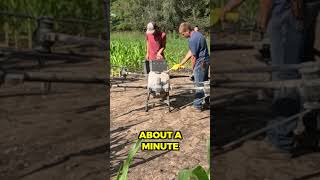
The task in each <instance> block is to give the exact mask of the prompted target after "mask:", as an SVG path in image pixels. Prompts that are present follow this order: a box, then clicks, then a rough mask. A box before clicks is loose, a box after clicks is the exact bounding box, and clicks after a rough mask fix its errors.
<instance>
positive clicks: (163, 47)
mask: <svg viewBox="0 0 320 180" xmlns="http://www.w3.org/2000/svg"><path fill="white" fill-rule="evenodd" d="M161 41H162V42H161V46H162V47H161V48H160V49H159V51H158V53H157V56H159V57H161V58H163V57H162V55H161V54H162V53H163V51H164V50H165V49H166V34H165V33H163V35H162V36H161Z"/></svg>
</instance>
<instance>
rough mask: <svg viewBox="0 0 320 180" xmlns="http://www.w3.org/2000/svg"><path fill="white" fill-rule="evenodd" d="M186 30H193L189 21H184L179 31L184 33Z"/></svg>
mask: <svg viewBox="0 0 320 180" xmlns="http://www.w3.org/2000/svg"><path fill="white" fill-rule="evenodd" d="M186 31H192V27H191V25H190V24H189V23H188V22H183V23H181V24H180V26H179V33H183V32H186Z"/></svg>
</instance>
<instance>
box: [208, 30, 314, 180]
mask: <svg viewBox="0 0 320 180" xmlns="http://www.w3.org/2000/svg"><path fill="white" fill-rule="evenodd" d="M228 38H229V40H230V38H231V40H230V41H228ZM232 39H236V42H239V43H242V44H246V43H247V41H246V40H247V39H242V40H241V38H239V37H237V36H231V37H230V36H227V37H224V38H220V39H217V40H216V42H219V41H221V42H232V41H233V40H232ZM256 54H258V51H257V50H242V51H221V52H216V53H214V54H211V56H212V58H214V59H213V61H214V62H213V67H214V68H215V69H220V68H239V67H250V66H254V65H265V64H264V63H263V62H260V61H258V60H256V59H255V58H254V55H256ZM213 73H214V71H213ZM214 77H215V78H228V79H232V80H234V79H236V80H247V81H255V80H258V81H264V80H268V79H269V78H270V75H268V74H263V73H261V74H229V75H215V76H214ZM211 90H212V91H213V98H212V99H213V101H214V99H215V98H217V97H219V96H220V95H221V94H227V93H232V92H235V91H237V90H236V89H233V90H230V89H221V88H216V89H211ZM271 119H272V116H271V98H270V97H267V98H266V99H264V100H261V101H259V100H257V99H256V98H242V99H241V100H237V101H234V102H233V103H229V104H225V105H224V106H219V107H211V131H214V132H215V137H214V139H213V141H216V143H217V144H219V145H224V144H227V143H229V142H232V141H234V140H237V139H239V138H240V137H242V136H244V135H246V134H248V133H250V132H253V131H255V130H258V129H260V128H262V127H265V126H266V123H267V122H268V121H269V120H271ZM265 142H266V141H265V140H264V135H261V136H259V137H257V138H255V139H250V140H247V141H246V142H244V143H243V144H240V146H239V147H236V148H234V149H232V150H231V151H227V152H224V153H222V154H219V155H216V156H214V157H212V159H213V160H212V161H211V167H212V172H213V178H214V179H218V180H280V179H281V180H298V179H299V180H307V179H308V180H319V179H320V172H319V167H320V153H319V152H315V153H309V154H305V155H302V156H299V157H297V158H290V157H288V156H286V155H283V154H282V153H279V151H273V150H271V148H272V147H271V146H270V144H266V143H265Z"/></svg>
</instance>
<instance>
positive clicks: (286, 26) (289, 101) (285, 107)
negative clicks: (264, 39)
mask: <svg viewBox="0 0 320 180" xmlns="http://www.w3.org/2000/svg"><path fill="white" fill-rule="evenodd" d="M268 28H269V29H268V30H269V33H270V34H269V35H270V39H271V61H272V65H286V64H299V63H301V58H300V57H301V47H302V46H303V26H302V24H301V22H299V21H298V20H296V19H295V17H294V16H293V15H292V13H291V11H290V9H289V10H286V11H284V12H282V14H281V15H280V16H274V17H271V20H270V23H269V27H268ZM297 78H299V74H298V72H297V71H295V70H294V71H285V72H274V73H272V80H289V79H297ZM299 111H300V95H299V91H298V89H296V88H283V89H280V90H275V91H274V99H273V113H274V114H273V115H274V117H276V120H275V121H278V120H280V119H281V118H285V117H288V116H292V115H294V114H296V113H298V112H299ZM270 123H273V122H270ZM296 125H297V121H296V120H294V121H291V122H289V123H287V124H284V125H281V126H278V127H276V128H273V129H271V130H270V131H268V132H267V136H268V138H269V140H270V141H271V142H272V143H273V144H274V145H275V146H277V147H278V148H280V149H282V150H286V151H290V150H291V148H292V147H293V145H294V139H293V138H294V137H293V130H294V128H295V127H296Z"/></svg>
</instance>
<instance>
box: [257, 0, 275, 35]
mask: <svg viewBox="0 0 320 180" xmlns="http://www.w3.org/2000/svg"><path fill="white" fill-rule="evenodd" d="M271 10H272V0H260V14H259V17H258V26H259V28H260V29H261V31H262V32H266V30H267V26H268V22H269V18H270V13H271Z"/></svg>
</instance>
